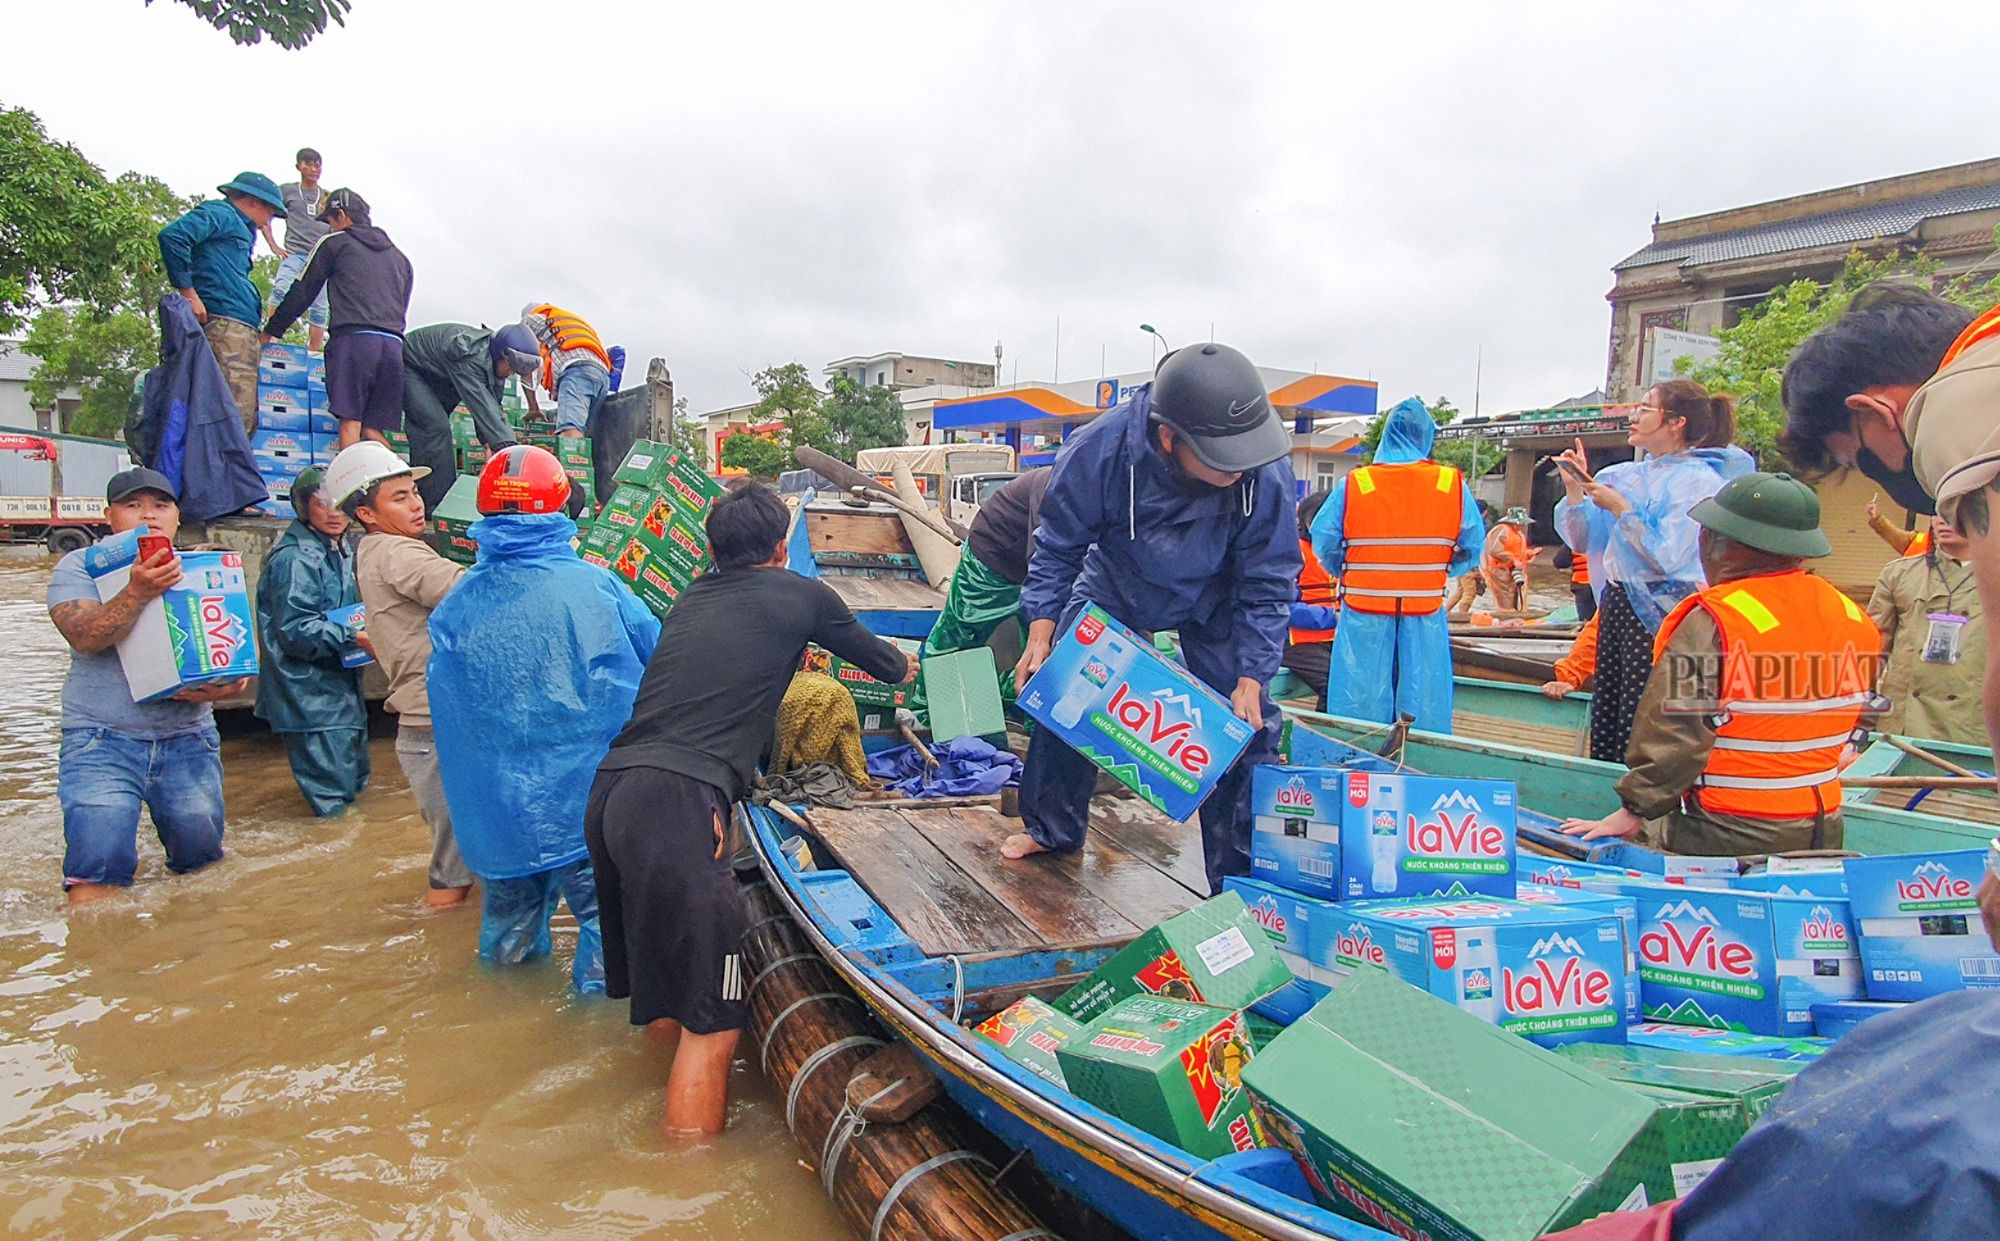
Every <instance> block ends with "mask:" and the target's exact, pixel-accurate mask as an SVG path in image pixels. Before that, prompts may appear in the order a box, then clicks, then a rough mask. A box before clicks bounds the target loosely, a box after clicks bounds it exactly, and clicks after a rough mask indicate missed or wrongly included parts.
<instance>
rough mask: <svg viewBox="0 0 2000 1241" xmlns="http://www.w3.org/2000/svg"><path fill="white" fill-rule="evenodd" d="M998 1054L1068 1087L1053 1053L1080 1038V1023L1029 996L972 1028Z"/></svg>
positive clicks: (1081, 1033)
mask: <svg viewBox="0 0 2000 1241" xmlns="http://www.w3.org/2000/svg"><path fill="white" fill-rule="evenodd" d="M973 1032H974V1033H975V1034H980V1035H983V1036H985V1037H986V1039H987V1040H988V1041H990V1042H991V1043H992V1044H993V1045H994V1046H995V1047H998V1048H999V1049H1000V1054H1001V1055H1004V1056H1006V1057H1007V1058H1008V1059H1009V1060H1012V1061H1013V1062H1014V1063H1015V1064H1018V1065H1020V1066H1021V1067H1022V1068H1024V1069H1026V1070H1028V1072H1030V1073H1033V1074H1034V1075H1035V1076H1037V1077H1040V1078H1043V1079H1044V1080H1046V1081H1051V1082H1054V1083H1055V1084H1056V1085H1058V1086H1061V1087H1063V1088H1064V1089H1065V1090H1067V1089H1068V1088H1069V1086H1068V1083H1066V1082H1064V1081H1063V1071H1062V1065H1061V1064H1059V1063H1057V1060H1056V1053H1058V1052H1060V1051H1061V1050H1062V1049H1063V1048H1065V1047H1068V1046H1070V1045H1071V1044H1072V1043H1075V1042H1076V1041H1077V1040H1079V1039H1081V1038H1082V1037H1083V1023H1082V1022H1080V1021H1077V1020H1076V1019H1074V1018H1072V1017H1067V1016H1064V1015H1063V1014H1062V1013H1059V1012H1057V1011H1056V1010H1055V1009H1053V1008H1050V1007H1049V1006H1048V1005H1047V1004H1044V1003H1042V1002H1041V1001H1040V1000H1038V999H1036V998H1035V997H1034V996H1032V995H1031V996H1028V997H1027V998H1025V999H1022V1000H1020V1001H1018V1002H1016V1003H1014V1004H1012V1005H1010V1006H1008V1007H1007V1008H1004V1009H1002V1010H1000V1011H999V1012H997V1013H995V1014H993V1015H992V1016H991V1017H988V1018H987V1019H986V1020H984V1021H982V1022H980V1023H979V1024H978V1025H977V1026H975V1027H973Z"/></svg>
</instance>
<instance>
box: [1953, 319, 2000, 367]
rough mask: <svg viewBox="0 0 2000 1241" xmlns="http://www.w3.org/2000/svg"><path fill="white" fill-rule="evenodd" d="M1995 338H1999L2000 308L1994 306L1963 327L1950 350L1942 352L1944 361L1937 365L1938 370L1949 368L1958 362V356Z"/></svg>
mask: <svg viewBox="0 0 2000 1241" xmlns="http://www.w3.org/2000/svg"><path fill="white" fill-rule="evenodd" d="M1995 336H2000V306H1995V307H1994V308H1993V309H1991V310H1989V311H1987V312H1986V313H1985V314H1983V315H1981V316H1979V317H1978V318H1977V319H1974V320H1973V321H1972V322H1971V323H1968V324H1966V325H1965V330H1964V331H1963V332H1960V333H1959V334H1958V339H1957V340H1955V341H1953V342H1951V348H1949V349H1947V350H1945V351H1944V361H1942V362H1939V363H1938V369H1939V370H1943V369H1944V368H1945V367H1947V366H1950V365H1951V364H1952V363H1953V362H1956V361H1958V355H1959V354H1961V353H1964V352H1965V351H1966V350H1968V349H1970V348H1972V347H1973V346H1974V345H1976V344H1978V343H1979V342H1981V341H1983V340H1990V339H1992V338H1993V337H1995Z"/></svg>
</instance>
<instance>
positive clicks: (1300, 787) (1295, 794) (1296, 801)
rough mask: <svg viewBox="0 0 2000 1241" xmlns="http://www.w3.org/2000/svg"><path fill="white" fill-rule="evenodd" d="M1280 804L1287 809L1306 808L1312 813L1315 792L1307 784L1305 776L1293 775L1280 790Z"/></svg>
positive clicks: (1305, 809)
mask: <svg viewBox="0 0 2000 1241" xmlns="http://www.w3.org/2000/svg"><path fill="white" fill-rule="evenodd" d="M1278 805H1279V806H1281V807H1283V808H1284V809H1286V810H1304V811H1306V812H1307V813H1311V811H1312V808H1313V792H1312V789H1311V788H1309V787H1308V786H1307V785H1306V781H1305V777H1304V776H1293V777H1292V778H1291V779H1290V780H1287V781H1285V784H1284V787H1282V788H1280V789H1279V790H1278Z"/></svg>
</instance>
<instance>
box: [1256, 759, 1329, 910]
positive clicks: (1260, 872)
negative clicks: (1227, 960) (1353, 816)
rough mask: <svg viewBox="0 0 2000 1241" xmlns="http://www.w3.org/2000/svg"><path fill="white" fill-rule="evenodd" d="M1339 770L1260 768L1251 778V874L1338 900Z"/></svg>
mask: <svg viewBox="0 0 2000 1241" xmlns="http://www.w3.org/2000/svg"><path fill="white" fill-rule="evenodd" d="M1346 792H1347V772H1346V770H1345V769H1344V768H1340V767H1280V766H1276V765H1272V764H1263V765H1260V766H1259V767H1258V768H1257V770H1256V771H1254V772H1252V773H1251V775H1250V813H1251V816H1252V818H1251V825H1252V826H1253V827H1254V828H1255V831H1254V833H1253V834H1252V835H1251V837H1250V873H1251V874H1252V875H1254V876H1255V877H1257V878H1258V879H1264V880H1268V881H1270V882H1271V883H1275V884H1278V885H1279V886H1281V887H1286V888H1290V889H1292V890H1293V891H1295V892H1304V893H1308V894H1310V895H1313V896H1323V897H1326V898H1328V899H1330V900H1338V899H1339V898H1340V894H1341V893H1340V814H1341V804H1342V801H1343V799H1344V797H1345V794H1346Z"/></svg>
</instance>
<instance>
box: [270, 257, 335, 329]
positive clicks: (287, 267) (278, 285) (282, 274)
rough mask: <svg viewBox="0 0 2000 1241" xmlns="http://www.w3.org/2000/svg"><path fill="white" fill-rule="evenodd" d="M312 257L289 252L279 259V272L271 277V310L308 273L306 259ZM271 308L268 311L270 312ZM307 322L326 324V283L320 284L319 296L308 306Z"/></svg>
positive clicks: (318, 324) (315, 324)
mask: <svg viewBox="0 0 2000 1241" xmlns="http://www.w3.org/2000/svg"><path fill="white" fill-rule="evenodd" d="M311 257H312V255H310V254H287V255H286V256H285V257H284V258H281V259H279V260H278V274H277V275H275V276H273V277H272V278H271V305H270V307H269V310H276V309H277V308H278V303H279V302H282V301H284V300H285V294H287V293H289V292H291V289H292V286H293V285H295V284H297V283H298V282H299V277H300V276H303V275H305V274H306V260H308V259H310V258H311ZM269 310H267V312H266V313H269ZM306 322H307V323H310V324H312V325H313V326H314V327H325V326H326V286H325V285H321V286H320V289H319V296H318V297H315V298H313V300H312V305H311V306H310V307H308V308H307V310H306Z"/></svg>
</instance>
